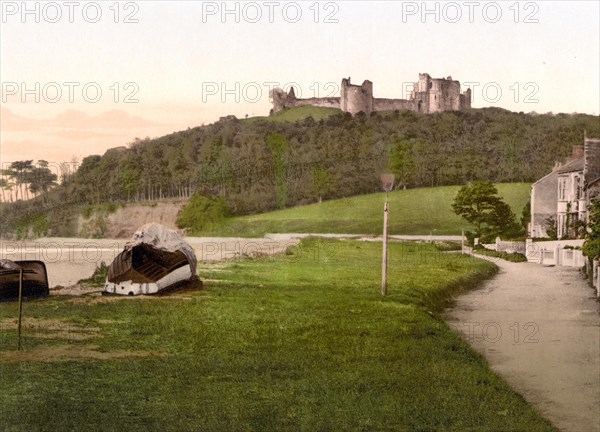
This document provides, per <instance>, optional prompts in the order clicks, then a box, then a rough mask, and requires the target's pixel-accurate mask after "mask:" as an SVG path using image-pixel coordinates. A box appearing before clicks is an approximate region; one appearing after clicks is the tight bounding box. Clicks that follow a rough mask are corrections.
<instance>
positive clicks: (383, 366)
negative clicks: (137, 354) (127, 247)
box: [0, 240, 554, 432]
mask: <svg viewBox="0 0 600 432" xmlns="http://www.w3.org/2000/svg"><path fill="white" fill-rule="evenodd" d="M380 247H381V245H378V244H372V243H359V242H350V241H340V242H334V241H319V240H307V241H305V242H304V243H303V244H302V246H301V247H299V248H296V249H295V250H294V251H293V254H288V255H286V256H280V257H276V258H263V259H260V260H256V261H238V262H230V263H226V264H217V265H213V266H212V267H210V268H209V269H205V270H204V272H203V276H204V277H206V278H207V279H208V280H209V282H208V283H207V289H205V290H204V291H198V292H191V293H188V294H187V296H188V297H190V298H188V299H187V300H186V299H182V298H179V299H178V298H162V299H161V298H159V299H141V298H137V299H122V300H120V301H110V302H105V303H101V304H89V303H86V302H68V301H66V300H65V299H60V298H58V299H57V298H53V299H47V300H44V301H37V302H30V303H26V304H25V307H24V312H25V316H26V317H30V316H36V317H38V318H45V319H57V320H66V321H70V322H75V323H79V324H84V325H86V326H92V327H99V328H100V329H101V332H100V334H98V336H97V337H96V338H95V339H93V340H91V341H78V340H73V341H71V342H70V343H71V344H72V345H74V346H79V345H81V344H88V343H94V344H97V345H99V346H100V349H101V350H103V351H113V350H123V349H131V350H157V351H161V352H164V353H167V354H168V356H165V357H153V358H148V359H136V358H129V359H124V360H110V361H90V360H88V361H82V360H73V361H63V362H54V363H43V362H23V363H20V364H15V363H10V364H9V363H0V372H1V373H0V387H1V388H2V392H0V410H1V412H0V414H1V415H0V429H1V430H7V431H8V430H10V431H21V430H22V431H25V430H39V431H43V430H47V431H56V432H60V431H64V430H86V431H99V430H103V431H120V430H128V431H149V430H152V431H155V430H156V431H159V430H160V431H187V430H199V431H200V430H202V431H220V430H239V431H242V430H243V431H251V430H255V431H299V430H304V431H315V430H332V431H350V430H351V431H360V430H363V431H374V430H395V431H433V430H436V431H439V430H444V431H461V432H463V431H478V432H480V431H499V430H502V431H524V430H527V431H532V432H534V431H551V430H554V429H553V428H552V427H551V426H550V425H549V424H548V422H547V421H545V420H544V419H543V418H541V417H540V416H539V415H538V414H537V413H536V412H535V411H534V410H533V409H532V408H531V407H530V406H529V405H528V404H527V403H526V402H525V401H524V399H523V398H522V397H520V396H519V395H518V394H516V393H515V392H514V391H513V390H512V389H511V388H510V387H509V386H508V385H507V384H506V383H505V382H504V381H502V380H501V379H500V378H499V377H498V376H496V375H495V374H493V373H492V372H491V371H490V370H489V369H488V367H487V366H486V363H485V361H484V360H483V359H482V358H481V357H480V356H479V355H478V354H477V353H475V352H474V351H473V350H472V349H470V348H469V346H468V344H467V343H466V342H465V341H464V340H462V339H461V338H460V337H459V336H458V335H456V334H455V333H454V332H452V331H451V330H450V328H449V327H448V326H447V325H446V324H445V323H444V322H443V321H441V320H440V319H439V318H438V317H437V315H436V313H435V311H436V310H439V309H440V308H441V307H442V305H443V304H444V302H445V300H446V299H447V298H448V297H449V296H450V295H451V294H452V293H454V292H456V291H457V290H458V289H460V288H465V287H470V286H474V285H475V284H476V283H477V282H478V281H480V280H482V279H483V278H486V277H488V276H489V275H490V274H491V273H493V272H494V266H493V265H492V264H490V263H487V262H484V261H481V260H476V259H472V258H470V257H467V256H460V255H440V254H439V253H436V252H435V251H434V249H433V248H432V246H431V245H416V244H412V245H408V244H399V243H393V244H391V249H390V257H391V265H390V275H389V281H390V285H389V295H388V297H387V298H382V297H381V296H380V295H379V284H380V274H379V271H380V253H381V252H380ZM211 280H212V281H213V282H210V281H211ZM216 280H219V281H218V282H217V281H216ZM16 309H17V308H16V305H15V304H6V303H4V304H0V317H3V318H6V317H14V316H16ZM432 311H433V312H432ZM107 320H108V321H107ZM111 320H112V321H111ZM15 333H16V331H15V330H12V331H6V330H5V331H3V332H1V333H0V335H1V336H2V338H1V340H2V342H3V343H2V345H1V346H2V348H1V350H7V349H9V347H10V349H13V347H14V344H15ZM25 342H26V347H27V348H28V349H29V348H30V347H31V346H32V345H40V344H42V345H48V344H61V343H62V344H64V341H57V340H52V339H34V338H32V337H28V338H26V339H25Z"/></svg>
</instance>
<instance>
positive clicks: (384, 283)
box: [381, 192, 389, 296]
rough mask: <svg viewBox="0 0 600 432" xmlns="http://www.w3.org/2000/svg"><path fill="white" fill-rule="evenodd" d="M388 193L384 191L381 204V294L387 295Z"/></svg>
mask: <svg viewBox="0 0 600 432" xmlns="http://www.w3.org/2000/svg"><path fill="white" fill-rule="evenodd" d="M388 210H389V207H388V193H387V192H386V193H385V204H384V206H383V260H382V263H381V295H383V296H384V295H387V267H388V265H387V262H388V234H387V231H388Z"/></svg>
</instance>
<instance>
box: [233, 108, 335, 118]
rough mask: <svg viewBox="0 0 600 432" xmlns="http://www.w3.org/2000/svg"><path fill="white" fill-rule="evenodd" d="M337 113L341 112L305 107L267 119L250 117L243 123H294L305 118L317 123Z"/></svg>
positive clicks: (291, 109)
mask: <svg viewBox="0 0 600 432" xmlns="http://www.w3.org/2000/svg"><path fill="white" fill-rule="evenodd" d="M339 112H341V111H340V110H339V109H337V108H326V107H315V106H309V105H306V106H300V107H295V108H290V109H286V110H283V111H279V112H276V113H273V114H271V115H270V116H268V117H260V116H259V117H250V118H248V119H246V120H243V121H246V122H255V121H257V120H268V121H273V122H284V121H285V122H295V121H298V120H304V119H306V118H307V117H312V118H313V120H315V121H319V120H324V119H327V118H329V117H331V116H332V115H334V114H337V113H339Z"/></svg>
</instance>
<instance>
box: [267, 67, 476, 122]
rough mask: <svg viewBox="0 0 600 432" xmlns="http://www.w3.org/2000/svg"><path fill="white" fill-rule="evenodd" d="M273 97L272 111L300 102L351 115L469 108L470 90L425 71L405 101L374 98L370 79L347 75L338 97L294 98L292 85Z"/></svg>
mask: <svg viewBox="0 0 600 432" xmlns="http://www.w3.org/2000/svg"><path fill="white" fill-rule="evenodd" d="M272 97H273V111H274V112H277V111H281V110H283V109H285V108H292V107H297V106H303V105H313V106H320V107H330V108H339V109H341V110H342V111H344V112H349V113H350V114H352V115H354V114H357V113H359V112H361V111H362V112H364V113H365V114H371V113H372V112H373V111H394V110H410V111H415V112H419V113H435V112H441V111H461V110H465V109H469V108H471V89H467V91H465V92H464V93H461V92H460V82H459V81H454V80H453V79H452V77H448V78H431V76H429V74H427V73H423V74H419V81H417V82H416V83H414V85H413V90H412V92H411V95H410V99H408V100H407V99H381V98H375V97H373V83H372V82H371V81H369V80H366V81H365V82H363V83H362V85H354V84H351V83H350V78H344V79H342V86H341V91H340V97H326V98H309V99H297V98H296V94H295V92H294V88H293V87H292V88H290V91H289V92H288V93H285V92H284V91H283V90H281V89H275V90H273V94H272Z"/></svg>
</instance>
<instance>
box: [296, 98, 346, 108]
mask: <svg viewBox="0 0 600 432" xmlns="http://www.w3.org/2000/svg"><path fill="white" fill-rule="evenodd" d="M304 105H312V106H318V107H325V108H337V109H339V108H340V98H339V97H327V98H308V99H296V100H295V101H294V102H292V103H291V105H290V106H289V107H297V106H304Z"/></svg>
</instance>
